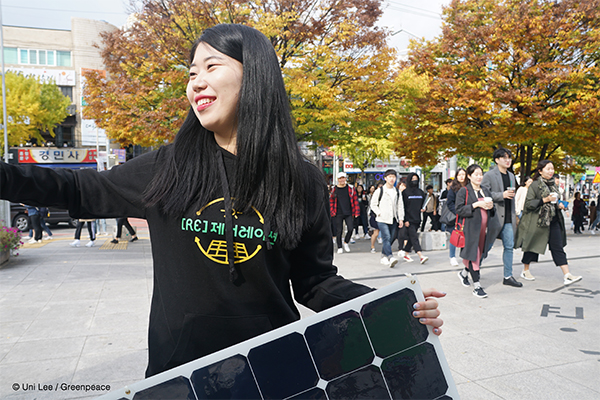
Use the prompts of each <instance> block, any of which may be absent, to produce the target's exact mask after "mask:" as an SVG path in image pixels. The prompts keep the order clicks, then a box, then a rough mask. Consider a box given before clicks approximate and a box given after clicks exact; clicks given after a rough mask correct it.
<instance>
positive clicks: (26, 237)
mask: <svg viewBox="0 0 600 400" xmlns="http://www.w3.org/2000/svg"><path fill="white" fill-rule="evenodd" d="M21 239H23V240H29V239H31V236H23V237H22V238H21Z"/></svg>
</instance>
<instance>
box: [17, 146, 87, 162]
mask: <svg viewBox="0 0 600 400" xmlns="http://www.w3.org/2000/svg"><path fill="white" fill-rule="evenodd" d="M96 156H97V154H96V149H74V148H65V149H57V148H54V149H53V148H27V149H19V159H18V162H19V164H57V163H95V162H96Z"/></svg>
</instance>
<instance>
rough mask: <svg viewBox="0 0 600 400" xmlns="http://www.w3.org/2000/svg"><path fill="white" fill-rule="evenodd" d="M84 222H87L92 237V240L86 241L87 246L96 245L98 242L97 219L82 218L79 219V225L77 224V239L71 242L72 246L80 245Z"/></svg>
mask: <svg viewBox="0 0 600 400" xmlns="http://www.w3.org/2000/svg"><path fill="white" fill-rule="evenodd" d="M84 224H87V230H88V234H89V237H90V241H89V242H87V243H86V245H85V247H94V244H95V243H96V219H80V220H78V221H77V225H76V226H75V238H74V239H75V240H73V241H72V242H71V243H69V244H70V245H71V246H73V247H79V246H80V245H81V230H82V229H83V225H84Z"/></svg>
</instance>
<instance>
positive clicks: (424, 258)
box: [421, 256, 429, 264]
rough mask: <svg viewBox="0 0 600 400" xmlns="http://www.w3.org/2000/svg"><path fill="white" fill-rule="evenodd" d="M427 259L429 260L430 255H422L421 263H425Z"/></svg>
mask: <svg viewBox="0 0 600 400" xmlns="http://www.w3.org/2000/svg"><path fill="white" fill-rule="evenodd" d="M427 260H429V257H427V256H423V257H421V264H425V263H426V262H427Z"/></svg>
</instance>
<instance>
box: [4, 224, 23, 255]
mask: <svg viewBox="0 0 600 400" xmlns="http://www.w3.org/2000/svg"><path fill="white" fill-rule="evenodd" d="M22 244H23V242H22V241H21V232H20V231H19V230H18V229H17V228H9V227H6V226H4V225H2V226H0V251H5V250H6V251H9V250H16V249H18V248H19V247H21V245H22Z"/></svg>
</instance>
